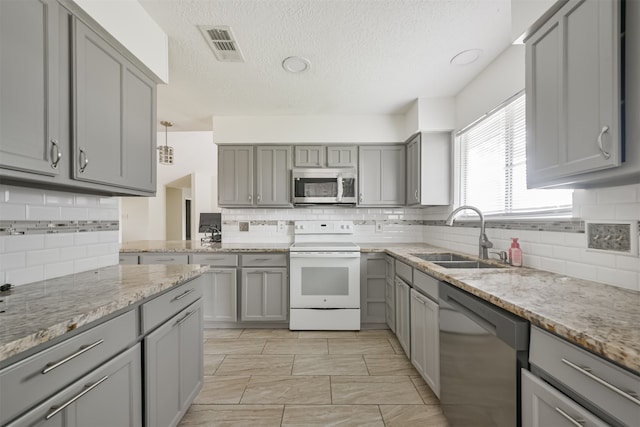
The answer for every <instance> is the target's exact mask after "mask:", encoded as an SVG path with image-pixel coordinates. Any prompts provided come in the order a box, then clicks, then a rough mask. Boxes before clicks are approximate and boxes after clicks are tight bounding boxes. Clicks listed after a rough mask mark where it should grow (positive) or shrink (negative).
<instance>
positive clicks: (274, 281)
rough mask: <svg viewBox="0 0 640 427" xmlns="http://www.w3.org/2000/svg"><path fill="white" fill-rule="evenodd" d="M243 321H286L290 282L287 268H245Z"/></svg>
mask: <svg viewBox="0 0 640 427" xmlns="http://www.w3.org/2000/svg"><path fill="white" fill-rule="evenodd" d="M241 271H242V282H241V283H242V290H241V292H240V295H241V297H240V298H241V314H240V320H242V321H286V320H287V317H288V316H287V315H288V312H289V304H288V295H289V284H288V279H287V276H288V275H287V269H286V268H243V269H242V270H241Z"/></svg>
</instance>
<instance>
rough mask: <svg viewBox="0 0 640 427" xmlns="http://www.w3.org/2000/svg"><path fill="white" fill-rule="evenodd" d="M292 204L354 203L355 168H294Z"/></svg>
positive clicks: (356, 182) (356, 177) (356, 181)
mask: <svg viewBox="0 0 640 427" xmlns="http://www.w3.org/2000/svg"><path fill="white" fill-rule="evenodd" d="M292 177H293V183H292V185H291V187H292V188H293V204H294V205H296V204H298V205H300V204H316V203H328V204H352V205H353V204H355V203H356V200H357V199H356V193H357V192H358V173H357V172H356V170H355V169H330V168H322V169H310V168H309V169H294V170H293V173H292Z"/></svg>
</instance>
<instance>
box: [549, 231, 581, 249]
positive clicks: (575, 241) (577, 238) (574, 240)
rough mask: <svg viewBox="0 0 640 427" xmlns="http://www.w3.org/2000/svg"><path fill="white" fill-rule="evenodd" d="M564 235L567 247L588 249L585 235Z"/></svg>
mask: <svg viewBox="0 0 640 427" xmlns="http://www.w3.org/2000/svg"><path fill="white" fill-rule="evenodd" d="M541 234H542V233H541ZM563 234H564V241H565V244H566V245H567V246H571V247H576V248H586V247H587V237H586V234H585V233H563Z"/></svg>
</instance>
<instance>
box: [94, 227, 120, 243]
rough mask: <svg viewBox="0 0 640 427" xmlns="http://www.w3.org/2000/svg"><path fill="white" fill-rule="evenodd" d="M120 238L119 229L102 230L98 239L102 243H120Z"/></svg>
mask: <svg viewBox="0 0 640 427" xmlns="http://www.w3.org/2000/svg"><path fill="white" fill-rule="evenodd" d="M119 240H120V233H119V232H118V230H111V231H100V232H99V233H98V241H99V242H100V243H118V241H119Z"/></svg>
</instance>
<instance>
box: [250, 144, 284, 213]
mask: <svg viewBox="0 0 640 427" xmlns="http://www.w3.org/2000/svg"><path fill="white" fill-rule="evenodd" d="M256 159H257V161H256V178H257V179H256V205H258V206H291V146H288V145H283V146H264V147H263V146H258V147H256Z"/></svg>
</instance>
